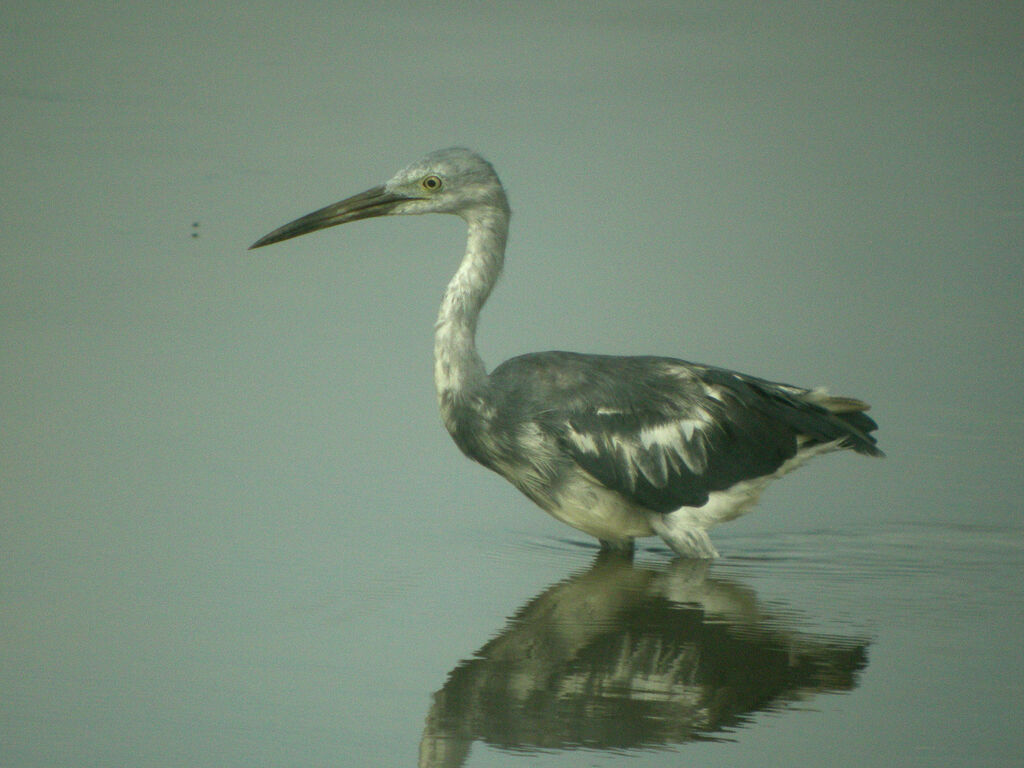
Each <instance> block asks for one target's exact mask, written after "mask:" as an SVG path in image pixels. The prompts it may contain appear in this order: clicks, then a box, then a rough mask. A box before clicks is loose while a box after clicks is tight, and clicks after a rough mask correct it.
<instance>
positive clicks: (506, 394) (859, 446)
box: [250, 147, 883, 559]
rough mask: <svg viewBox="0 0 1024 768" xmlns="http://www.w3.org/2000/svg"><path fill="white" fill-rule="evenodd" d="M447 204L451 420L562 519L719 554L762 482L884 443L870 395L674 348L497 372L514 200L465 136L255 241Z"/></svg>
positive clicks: (445, 319) (603, 532) (496, 466)
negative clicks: (455, 247)
mask: <svg viewBox="0 0 1024 768" xmlns="http://www.w3.org/2000/svg"><path fill="white" fill-rule="evenodd" d="M425 213H447V214H454V215H456V216H459V217H461V218H462V219H463V221H464V222H465V224H466V227H467V240H466V248H465V253H464V255H463V257H462V260H461V262H460V264H459V266H458V269H457V270H456V272H455V275H454V276H453V277H452V278H451V281H450V282H449V283H448V286H447V289H446V290H445V292H444V295H443V299H442V301H441V307H440V310H439V312H438V315H437V322H436V324H435V327H434V383H435V385H436V389H437V402H438V406H439V408H440V411H441V419H442V421H443V423H444V426H445V428H446V429H447V431H448V433H449V434H450V435H451V437H452V438H453V439H454V441H455V444H456V445H457V446H458V447H459V449H461V451H462V452H463V453H464V454H465V455H466V456H468V457H469V458H470V459H472V460H474V461H476V462H478V463H479V464H481V465H483V466H484V467H486V468H488V469H490V470H493V471H494V472H496V473H498V474H499V475H501V476H502V477H504V478H506V479H507V480H509V481H510V482H511V483H512V484H513V485H514V486H515V487H516V488H518V489H519V490H520V491H522V493H524V494H525V495H526V496H527V497H528V498H529V499H531V500H532V501H533V502H534V503H536V504H537V505H538V506H539V507H540V508H541V509H543V510H545V511H546V512H548V513H549V514H550V515H552V516H553V517H555V518H556V519H558V520H560V521H562V522H564V523H567V524H568V525H570V526H572V527H573V528H576V529H578V530H580V531H582V532H584V533H586V534H589V535H591V536H594V537H596V538H597V539H598V540H599V542H600V545H601V547H602V548H604V549H611V550H624V551H628V552H632V551H633V547H634V540H635V539H637V538H642V537H649V536H660V537H661V538H662V539H663V540H664V542H665V543H666V544H667V545H668V546H669V547H670V548H671V549H672V550H673V551H674V552H676V553H677V554H678V555H680V556H682V557H689V558H704V559H710V558H714V557H717V556H718V552H717V551H716V549H715V547H714V546H713V545H712V543H711V540H710V538H709V537H708V529H709V528H711V527H712V526H714V525H716V524H718V523H722V522H725V521H729V520H732V519H735V518H737V517H739V516H740V515H742V514H744V513H746V512H748V511H749V510H750V509H751V508H752V507H753V506H754V505H755V504H756V502H757V501H758V499H759V497H760V496H761V493H762V491H763V490H764V488H765V486H766V485H768V483H769V482H770V481H772V480H773V479H775V478H778V477H781V476H782V475H785V474H787V473H788V472H790V471H792V470H793V469H795V468H796V467H798V466H800V465H801V464H803V463H805V462H806V461H807V460H808V459H810V458H812V457H814V456H817V455H818V454H823V453H828V452H831V451H837V450H841V449H852V450H854V451H856V452H857V453H861V454H866V455H869V456H882V455H883V454H882V451H881V450H880V449H879V448H878V447H877V445H876V443H877V440H876V439H875V437H874V436H873V435H872V434H871V433H872V432H873V431H874V430H876V429H877V424H876V423H875V422H874V420H872V419H871V418H870V417H869V416H868V415H867V414H866V413H865V411H866V410H868V405H867V404H866V403H864V402H862V401H861V400H857V399H854V398H851V397H838V396H833V395H831V394H829V393H828V391H827V390H825V389H823V388H804V387H799V386H793V385H790V384H783V383H779V382H775V381H769V380H767V379H762V378H757V377H755V376H748V375H745V374H742V373H738V372H736V371H731V370H727V369H724V368H719V367H715V366H711V365H701V364H696V363H691V362H687V361H685V360H679V359H675V358H670V357H656V356H628V357H619V356H609V355H598V354H581V353H575V352H561V351H551V352H538V353H532V354H525V355H521V356H518V357H514V358H512V359H510V360H507V361H506V362H504V363H502V364H501V365H499V366H498V367H497V368H495V369H494V370H492V371H491V372H490V373H488V371H487V368H486V367H485V365H484V362H483V360H482V359H481V357H480V354H479V352H478V351H477V346H476V330H477V320H478V318H479V315H480V310H481V309H482V308H483V306H484V303H485V302H486V301H487V298H488V297H489V296H490V294H491V291H492V289H493V288H494V285H495V283H496V282H497V280H498V277H499V275H500V273H501V270H502V265H503V263H504V259H505V245H506V240H507V237H508V231H509V219H510V214H511V209H510V208H509V204H508V198H507V197H506V194H505V189H504V187H503V186H502V183H501V181H500V180H499V178H498V175H497V173H496V172H495V170H494V168H493V167H492V165H491V164H490V163H489V162H488V161H487V160H485V159H484V158H483V157H481V156H480V155H479V154H477V153H475V152H473V151H470V150H468V149H464V148H460V147H455V148H450V149H442V150H438V151H436V152H432V153H430V154H428V155H427V156H426V157H424V158H423V159H421V160H418V161H416V162H413V163H411V164H410V165H408V166H406V167H405V168H403V169H402V170H400V171H398V173H396V174H395V175H394V176H393V177H392V178H391V179H390V180H388V181H387V182H385V183H384V184H382V185H380V186H375V187H373V188H371V189H369V190H367V191H365V192H362V193H360V194H357V195H354V196H352V197H349V198H346V199H344V200H342V201H340V202H337V203H334V204H333V205H328V206H326V207H324V208H320V209H319V210H316V211H314V212H312V213H309V214H307V215H305V216H302V217H300V218H298V219H296V220H294V221H292V222H290V223H288V224H285V225H284V226H282V227H279V228H278V229H275V230H274V231H273V232H271V233H269V234H268V235H265V236H264V237H262V238H260V239H259V240H257V241H256V242H255V243H253V244H252V245H251V246H250V249H252V248H261V247H263V246H267V245H270V244H272V243H278V242H281V241H283V240H288V239H290V238H293V237H297V236H299V235H304V234H307V233H310V232H314V231H316V230H320V229H324V228H326V227H332V226H335V225H338V224H346V223H348V222H352V221H358V220H360V219H369V218H371V217H377V216H388V215H400V214H425Z"/></svg>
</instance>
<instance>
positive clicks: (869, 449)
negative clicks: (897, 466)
mask: <svg viewBox="0 0 1024 768" xmlns="http://www.w3.org/2000/svg"><path fill="white" fill-rule="evenodd" d="M807 399H808V400H810V401H811V402H813V403H814V404H815V405H819V406H821V407H822V408H824V409H825V410H827V411H828V412H829V413H831V414H832V415H833V416H834V417H835V418H836V420H837V421H839V422H841V423H842V424H843V425H844V426H845V427H846V428H847V430H848V436H847V437H846V438H845V439H844V440H843V442H841V443H840V446H841V447H843V448H852V449H853V450H855V451H856V452H857V453H863V454H865V455H867V456H885V454H884V453H883V452H882V449H881V448H879V447H878V446H877V444H876V443H877V442H878V441H877V440H876V439H875V436H874V435H872V434H871V433H872V432H874V431H875V430H876V429H878V424H876V423H875V420H874V419H872V418H871V417H870V416H868V415H867V414H866V413H865V411H866V410H868V409H869V408H870V407H871V406H869V405H868V404H867V403H865V402H864V401H863V400H857V399H856V398H853V397H839V396H837V395H830V394H828V393H827V392H825V391H824V390H811V391H810V392H808V397H807Z"/></svg>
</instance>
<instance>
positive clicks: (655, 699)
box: [420, 553, 867, 768]
mask: <svg viewBox="0 0 1024 768" xmlns="http://www.w3.org/2000/svg"><path fill="white" fill-rule="evenodd" d="M708 568H709V567H708V565H707V564H706V563H703V562H694V561H683V560H679V561H675V562H673V563H671V564H668V565H664V566H662V567H660V568H658V567H655V566H642V565H635V564H633V563H632V562H631V561H630V559H629V558H627V557H623V556H621V555H616V554H611V553H607V554H606V553H602V554H601V555H599V556H598V557H597V558H596V560H595V561H594V563H593V564H592V565H591V567H590V568H589V569H587V570H585V571H583V572H581V573H579V574H576V575H574V576H572V577H570V578H569V579H567V580H565V581H563V582H560V583H558V584H555V585H554V586H552V587H550V588H548V589H547V590H545V591H544V592H543V593H541V594H540V595H539V596H537V597H536V598H534V599H533V600H532V601H530V602H529V603H527V604H526V605H525V606H524V607H523V608H522V609H521V610H520V611H519V612H518V613H517V614H516V615H515V616H514V617H513V618H512V619H510V620H509V622H508V624H507V626H506V627H505V628H504V629H503V630H502V632H501V633H500V634H499V635H498V636H497V637H495V638H494V639H493V640H491V641H490V642H488V643H487V644H486V645H484V646H483V647H482V648H481V649H480V650H479V651H477V652H476V654H475V655H474V656H473V658H471V659H467V660H465V661H463V662H462V663H460V664H459V665H458V666H457V667H456V668H455V669H454V670H452V672H451V673H450V674H449V676H448V680H447V682H446V683H445V685H444V687H443V688H442V689H441V690H439V691H438V692H437V693H435V694H434V697H433V702H432V705H431V708H430V712H429V713H428V715H427V722H426V729H425V731H424V734H423V739H422V741H421V743H420V766H421V768H428V767H429V768H442V767H443V768H450V767H454V766H461V765H463V764H464V763H465V760H466V758H467V756H468V755H469V750H470V747H471V746H472V744H473V742H474V741H482V742H485V743H487V744H491V745H493V746H496V747H499V748H503V749H510V750H523V749H573V748H579V747H585V748H589V749H616V750H620V749H630V748H643V747H659V746H669V745H678V744H683V743H685V742H687V741H691V740H695V739H713V738H715V737H716V734H719V735H721V734H723V732H728V731H730V730H734V729H736V728H737V727H740V726H742V725H743V724H744V723H745V722H748V721H749V719H750V718H751V716H752V715H753V714H754V713H756V712H759V711H763V710H767V709H772V708H777V707H780V706H782V705H784V704H785V703H786V702H790V701H794V700H797V699H804V698H807V697H808V696H810V695H811V694H814V693H818V692H828V691H848V690H851V689H852V688H853V687H855V685H856V681H857V674H858V672H859V671H860V670H861V669H862V668H863V667H864V666H865V664H866V663H867V641H866V640H864V639H863V638H841V637H835V636H815V635H810V634H806V633H801V632H798V631H797V630H796V629H795V628H794V627H793V626H792V625H793V623H794V620H793V618H792V616H790V619H789V621H788V622H787V621H786V618H785V613H784V612H780V611H779V610H778V609H774V610H771V611H769V610H768V609H766V608H765V606H763V605H761V604H760V602H759V601H758V599H757V596H756V595H755V594H754V592H753V591H752V590H751V589H750V588H748V587H745V586H743V585H741V584H738V583H736V582H734V581H728V580H725V579H721V578H711V577H709V576H708ZM787 624H788V625H789V626H788V627H787ZM719 737H721V736H719Z"/></svg>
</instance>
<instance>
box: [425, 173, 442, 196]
mask: <svg viewBox="0 0 1024 768" xmlns="http://www.w3.org/2000/svg"><path fill="white" fill-rule="evenodd" d="M420 186H421V187H423V188H424V189H425V190H427V192H437V190H439V189H440V188H441V186H442V181H441V177H440V176H434V175H430V176H424V177H423V180H422V181H421V182H420Z"/></svg>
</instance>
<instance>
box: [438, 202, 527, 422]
mask: <svg viewBox="0 0 1024 768" xmlns="http://www.w3.org/2000/svg"><path fill="white" fill-rule="evenodd" d="M465 218H466V223H467V224H468V226H469V233H468V237H467V240H466V254H465V256H463V258H462V263H461V264H460V265H459V268H458V270H457V271H456V272H455V275H454V277H452V279H451V281H450V282H449V283H448V288H447V290H445V293H444V299H443V300H442V301H441V309H440V311H439V312H438V314H437V323H436V324H435V326H434V384H435V385H436V386H437V396H438V402H439V403H440V404H441V409H442V412H444V411H445V410H446V403H448V404H449V406H450V403H451V401H452V398H460V397H469V396H470V395H471V394H472V392H473V391H474V390H475V389H478V388H479V387H482V386H483V385H484V384H485V383H486V381H487V369H486V368H485V367H484V362H483V360H482V359H481V358H480V355H479V353H477V351H476V322H477V317H479V315H480V309H481V308H482V307H483V305H484V302H485V301H487V297H488V296H490V294H491V289H492V288H493V287H494V284H495V283H496V282H497V280H498V275H500V274H501V267H502V264H503V263H504V261H505V241H506V239H507V237H508V219H509V217H508V212H507V211H503V210H499V209H494V208H486V209H483V210H476V211H470V212H468V213H467V214H466V216H465ZM443 415H444V416H445V421H446V422H447V421H448V414H447V413H444V414H443Z"/></svg>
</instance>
